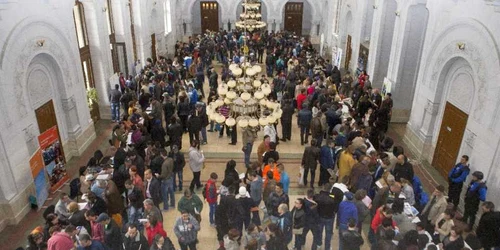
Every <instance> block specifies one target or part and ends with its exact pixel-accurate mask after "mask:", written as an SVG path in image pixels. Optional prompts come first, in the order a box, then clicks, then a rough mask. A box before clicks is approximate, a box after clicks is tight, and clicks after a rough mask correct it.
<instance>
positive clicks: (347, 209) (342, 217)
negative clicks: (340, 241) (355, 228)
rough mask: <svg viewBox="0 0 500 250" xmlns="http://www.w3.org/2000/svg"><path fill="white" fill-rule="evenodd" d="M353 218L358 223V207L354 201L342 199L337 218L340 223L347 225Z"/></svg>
mask: <svg viewBox="0 0 500 250" xmlns="http://www.w3.org/2000/svg"><path fill="white" fill-rule="evenodd" d="M350 218H352V219H354V220H355V221H356V224H357V223H358V209H357V208H356V204H354V202H353V201H349V200H346V201H342V202H340V205H339V210H338V214H337V220H338V223H339V224H340V225H344V226H347V224H348V222H349V219H350Z"/></svg>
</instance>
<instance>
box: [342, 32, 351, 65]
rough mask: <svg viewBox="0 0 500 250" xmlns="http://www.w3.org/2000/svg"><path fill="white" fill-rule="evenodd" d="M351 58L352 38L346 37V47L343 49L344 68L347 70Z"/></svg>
mask: <svg viewBox="0 0 500 250" xmlns="http://www.w3.org/2000/svg"><path fill="white" fill-rule="evenodd" d="M351 57H352V37H351V35H347V45H346V48H345V64H344V68H345V69H347V70H348V69H349V64H351Z"/></svg>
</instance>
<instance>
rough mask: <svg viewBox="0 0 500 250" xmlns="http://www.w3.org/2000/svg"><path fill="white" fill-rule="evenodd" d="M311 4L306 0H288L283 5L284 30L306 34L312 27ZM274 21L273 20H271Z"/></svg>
mask: <svg viewBox="0 0 500 250" xmlns="http://www.w3.org/2000/svg"><path fill="white" fill-rule="evenodd" d="M312 12H313V11H312V6H311V4H310V3H309V1H307V0H289V1H288V2H286V4H285V5H284V7H283V12H282V13H283V15H282V16H283V17H282V18H283V20H282V22H283V25H284V26H283V27H284V30H286V31H290V32H295V34H297V35H299V36H300V35H304V36H308V35H309V34H310V33H311V29H312V28H313V27H312V18H313V16H312ZM273 22H275V20H273Z"/></svg>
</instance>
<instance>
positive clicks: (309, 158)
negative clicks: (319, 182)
mask: <svg viewBox="0 0 500 250" xmlns="http://www.w3.org/2000/svg"><path fill="white" fill-rule="evenodd" d="M319 160H320V149H319V148H318V147H317V140H316V139H314V138H313V139H312V140H311V146H308V147H306V148H305V149H304V154H303V155H302V164H301V165H302V167H303V168H304V177H303V178H304V186H307V176H308V174H309V172H310V173H311V182H310V187H311V188H313V187H314V177H316V168H318V163H319Z"/></svg>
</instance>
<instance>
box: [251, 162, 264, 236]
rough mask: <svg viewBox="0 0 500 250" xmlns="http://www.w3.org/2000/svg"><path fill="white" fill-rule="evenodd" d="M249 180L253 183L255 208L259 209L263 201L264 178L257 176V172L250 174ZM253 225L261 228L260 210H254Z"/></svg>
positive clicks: (252, 196) (252, 190)
mask: <svg viewBox="0 0 500 250" xmlns="http://www.w3.org/2000/svg"><path fill="white" fill-rule="evenodd" d="M248 179H249V180H250V181H251V182H250V197H251V198H252V200H253V203H254V207H257V208H258V207H259V205H260V202H261V201H262V186H263V183H264V182H263V181H262V177H261V176H260V175H258V174H257V172H255V171H251V172H250V173H249V174H248ZM252 223H253V224H255V225H257V226H260V216H259V210H258V209H253V210H252Z"/></svg>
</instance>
